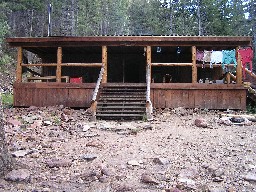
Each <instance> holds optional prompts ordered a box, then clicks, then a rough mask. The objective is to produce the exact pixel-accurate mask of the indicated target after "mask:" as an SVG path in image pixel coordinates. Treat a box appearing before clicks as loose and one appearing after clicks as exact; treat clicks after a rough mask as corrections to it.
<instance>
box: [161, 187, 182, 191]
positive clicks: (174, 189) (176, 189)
mask: <svg viewBox="0 0 256 192" xmlns="http://www.w3.org/2000/svg"><path fill="white" fill-rule="evenodd" d="M163 192H183V191H181V190H180V189H178V188H171V189H165V190H164V191H163Z"/></svg>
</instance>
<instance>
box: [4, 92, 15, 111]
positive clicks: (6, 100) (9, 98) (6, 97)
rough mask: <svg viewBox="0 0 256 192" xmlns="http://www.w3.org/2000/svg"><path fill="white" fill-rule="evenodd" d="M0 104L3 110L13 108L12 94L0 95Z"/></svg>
mask: <svg viewBox="0 0 256 192" xmlns="http://www.w3.org/2000/svg"><path fill="white" fill-rule="evenodd" d="M2 104H3V107H4V108H11V107H12V106H13V94H11V93H2Z"/></svg>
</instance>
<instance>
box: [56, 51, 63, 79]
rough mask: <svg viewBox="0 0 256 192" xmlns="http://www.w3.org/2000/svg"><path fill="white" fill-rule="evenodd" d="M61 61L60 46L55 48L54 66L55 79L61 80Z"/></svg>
mask: <svg viewBox="0 0 256 192" xmlns="http://www.w3.org/2000/svg"><path fill="white" fill-rule="evenodd" d="M61 63H62V47H58V50H57V68H56V81H57V82H59V83H60V82H61Z"/></svg>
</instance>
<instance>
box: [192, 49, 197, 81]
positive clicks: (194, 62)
mask: <svg viewBox="0 0 256 192" xmlns="http://www.w3.org/2000/svg"><path fill="white" fill-rule="evenodd" d="M196 82H197V66H196V46H192V83H196Z"/></svg>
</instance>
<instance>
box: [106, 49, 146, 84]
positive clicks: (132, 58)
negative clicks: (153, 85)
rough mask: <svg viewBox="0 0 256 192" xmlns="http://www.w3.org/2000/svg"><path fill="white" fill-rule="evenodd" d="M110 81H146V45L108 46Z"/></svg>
mask: <svg viewBox="0 0 256 192" xmlns="http://www.w3.org/2000/svg"><path fill="white" fill-rule="evenodd" d="M108 82H109V83H145V82H146V55H145V52H144V47H132V46H122V47H108Z"/></svg>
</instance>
